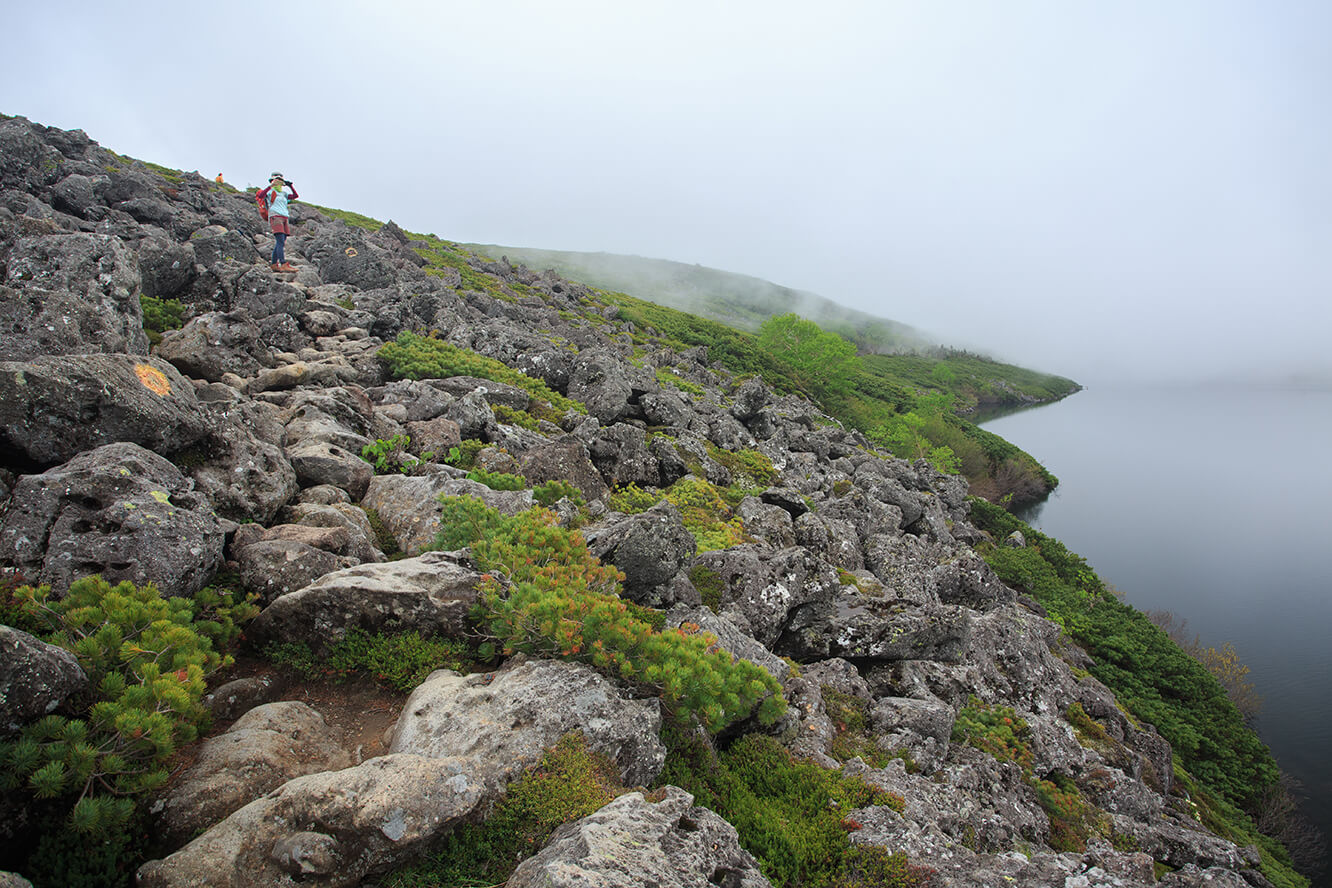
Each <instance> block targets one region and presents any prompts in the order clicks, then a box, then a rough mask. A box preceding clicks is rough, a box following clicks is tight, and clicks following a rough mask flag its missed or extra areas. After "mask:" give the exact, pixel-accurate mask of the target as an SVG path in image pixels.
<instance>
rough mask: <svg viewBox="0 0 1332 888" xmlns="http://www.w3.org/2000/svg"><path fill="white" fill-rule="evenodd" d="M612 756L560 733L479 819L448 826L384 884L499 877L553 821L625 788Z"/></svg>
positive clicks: (442, 884) (540, 841) (393, 887)
mask: <svg viewBox="0 0 1332 888" xmlns="http://www.w3.org/2000/svg"><path fill="white" fill-rule="evenodd" d="M625 789H626V788H625V787H623V786H621V785H620V782H619V775H618V772H617V769H616V767H615V764H614V763H613V762H611V761H609V760H608V759H606V758H605V757H604V756H602V755H599V754H597V753H595V752H592V751H591V750H589V749H588V748H587V743H586V741H585V740H584V739H583V737H582V736H581V735H579V734H567V735H565V736H564V737H562V738H561V739H560V741H559V742H558V743H557V744H556V745H555V746H554V747H553V748H551V749H550V750H549V751H548V752H547V753H546V754H545V755H544V756H543V757H542V759H541V761H540V762H539V763H538V764H537V765H536V766H535V767H533V768H532V769H531V770H529V771H528V772H527V773H526V774H524V775H523V776H522V777H521V778H519V779H518V780H516V781H514V782H513V783H511V784H509V787H508V790H507V791H506V793H505V796H504V800H503V801H501V802H500V804H499V806H498V807H497V808H496V809H495V812H494V813H493V814H491V816H490V817H489V818H488V819H487V820H486V821H485V823H480V824H467V825H464V826H461V827H459V828H458V829H456V830H454V831H453V832H452V833H450V834H449V836H448V837H447V838H446V839H445V840H444V842H443V844H442V845H441V846H440V848H439V849H438V850H437V851H435V852H434V853H433V854H431V855H430V856H429V857H427V858H426V859H425V860H423V861H421V862H420V863H418V864H415V865H413V866H411V867H409V868H407V869H404V870H401V871H399V872H397V873H395V874H393V875H392V876H391V877H389V878H388V879H386V880H385V882H384V884H385V885H386V886H387V888H463V886H477V885H501V884H503V883H504V882H505V881H506V880H507V879H508V878H509V876H510V875H512V873H513V871H514V869H515V867H517V865H518V864H519V863H521V862H522V861H523V860H525V859H526V858H528V857H531V856H532V855H533V854H535V853H536V852H537V851H540V850H541V848H542V847H544V846H545V844H546V841H547V840H548V839H549V838H550V835H551V833H553V832H554V831H555V828H556V827H558V826H559V825H560V824H563V823H568V822H569V821H572V820H578V819H580V818H582V817H586V816H588V815H589V814H593V813H595V812H596V811H598V810H600V809H601V808H603V807H605V806H606V805H607V804H609V803H610V802H611V801H612V800H613V799H615V797H616V796H618V795H620V794H621V793H622V792H624V791H625Z"/></svg>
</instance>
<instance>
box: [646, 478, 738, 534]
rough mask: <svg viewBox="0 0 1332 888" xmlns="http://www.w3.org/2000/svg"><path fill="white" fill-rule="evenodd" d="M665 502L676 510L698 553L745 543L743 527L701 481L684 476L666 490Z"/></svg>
mask: <svg viewBox="0 0 1332 888" xmlns="http://www.w3.org/2000/svg"><path fill="white" fill-rule="evenodd" d="M665 498H666V499H667V500H669V501H670V502H671V503H672V504H674V505H675V507H676V508H677V509H679V510H680V518H681V519H682V520H683V522H684V526H685V529H686V530H688V531H689V532H690V533H691V534H693V537H694V540H695V541H696V542H697V543H698V551H700V552H710V551H712V550H714V549H729V548H730V547H731V546H738V545H739V544H741V543H743V542H745V541H746V540H747V539H748V537H746V536H745V529H744V524H743V523H742V522H741V521H740V519H739V518H738V517H735V516H733V515H732V514H731V509H730V508H729V507H728V506H727V505H726V502H725V501H724V500H723V499H722V497H721V493H720V492H719V491H718V489H717V488H716V487H714V486H713V485H712V484H709V483H708V482H707V481H704V480H703V479H702V478H696V477H693V476H692V475H686V476H685V477H683V478H681V479H680V480H679V481H676V482H675V483H674V484H672V485H671V486H670V487H669V488H667V490H666V497H665Z"/></svg>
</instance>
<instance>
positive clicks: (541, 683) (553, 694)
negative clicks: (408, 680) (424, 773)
mask: <svg viewBox="0 0 1332 888" xmlns="http://www.w3.org/2000/svg"><path fill="white" fill-rule="evenodd" d="M570 731H579V732H581V733H582V734H583V736H584V738H586V740H587V746H588V748H589V749H591V750H593V751H596V752H599V753H601V754H602V755H604V756H606V757H607V758H609V759H610V760H611V761H613V762H615V764H616V766H617V767H618V768H619V770H620V777H621V779H622V780H623V781H624V782H625V783H626V784H627V785H629V786H636V785H647V784H649V783H651V782H652V779H653V778H654V777H656V776H657V774H658V772H660V771H661V768H662V765H663V764H665V761H666V748H665V747H664V746H663V745H662V743H661V740H660V739H658V734H659V733H660V731H661V712H660V709H659V705H658V701H657V700H656V699H655V698H652V699H648V700H634V699H631V698H629V697H627V696H626V695H624V694H622V693H621V692H620V691H618V690H617V689H616V688H615V686H614V685H612V684H611V683H610V682H609V681H607V680H606V679H605V678H603V677H602V676H601V675H600V674H599V673H598V672H596V671H595V670H594V669H592V668H591V667H589V666H583V665H581V664H577V663H566V662H561V661H556V660H522V659H517V660H512V661H510V662H509V663H508V664H506V665H505V666H504V668H502V669H501V670H500V671H498V672H490V673H478V674H474V675H458V674H457V673H456V672H449V671H447V670H440V671H438V672H435V673H433V674H432V675H431V676H430V677H429V678H428V679H426V681H425V682H424V683H423V684H422V685H421V686H420V687H418V688H417V689H416V690H415V691H414V692H413V693H412V696H411V697H410V698H409V699H408V700H407V705H406V706H405V707H403V711H402V715H401V716H400V717H399V718H398V724H397V726H396V727H394V729H393V740H392V743H391V744H390V746H389V751H390V752H408V753H413V754H416V755H428V756H442V755H458V756H464V757H467V758H468V759H470V760H472V761H474V762H476V765H475V766H474V770H473V771H472V773H473V774H476V775H480V779H483V780H491V779H496V780H503V781H505V782H507V781H508V780H509V779H512V778H513V777H515V776H517V775H518V774H519V773H521V772H522V770H523V768H525V767H527V766H528V765H532V764H535V763H536V762H538V761H540V760H541V756H542V755H543V754H544V752H545V750H546V749H549V748H550V747H551V746H554V745H555V743H556V742H557V741H558V740H559V739H560V738H561V737H563V736H564V735H565V734H567V733H569V732H570Z"/></svg>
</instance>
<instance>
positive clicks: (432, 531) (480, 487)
mask: <svg viewBox="0 0 1332 888" xmlns="http://www.w3.org/2000/svg"><path fill="white" fill-rule="evenodd" d="M441 496H474V497H476V498H478V499H480V500H481V501H483V502H484V503H485V504H486V505H488V506H490V507H491V508H492V509H498V510H499V511H500V512H503V513H504V514H506V515H516V514H518V513H519V512H522V511H525V510H527V509H529V508H531V506H532V504H533V503H534V502H535V501H534V500H533V499H532V491H530V490H491V489H490V488H489V487H486V486H485V485H484V484H479V483H477V482H476V481H469V480H467V479H466V478H451V477H449V476H447V475H443V474H434V475H420V476H407V475H376V476H374V478H372V479H371V481H370V485H369V487H368V488H367V490H366V493H365V499H364V500H363V501H362V502H361V505H362V506H364V507H365V508H366V509H373V510H374V511H375V512H376V513H377V514H378V515H379V520H380V521H381V522H382V523H383V525H384V528H385V530H387V531H388V532H389V533H390V534H392V535H393V538H394V540H396V541H397V543H398V547H399V548H400V549H402V551H404V552H409V553H413V552H420V551H421V550H422V549H423V548H425V547H426V546H428V545H430V544H431V543H432V542H434V540H435V537H436V535H438V533H439V530H440V527H439V517H440V508H441V507H440V502H439V498H440V497H441Z"/></svg>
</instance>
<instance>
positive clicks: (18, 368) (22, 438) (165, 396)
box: [0, 354, 209, 467]
mask: <svg viewBox="0 0 1332 888" xmlns="http://www.w3.org/2000/svg"><path fill="white" fill-rule="evenodd" d="M208 431H209V427H208V423H207V420H206V417H205V415H204V413H203V412H202V411H201V409H200V407H199V402H198V400H197V398H196V397H195V394H194V387H193V386H192V385H190V383H189V381H188V380H186V379H185V378H184V377H182V376H181V375H180V373H178V372H177V371H176V368H174V367H172V366H171V365H170V364H168V363H167V362H165V361H162V360H159V359H157V358H141V357H134V356H131V355H92V354H89V355H66V356H56V357H38V358H34V359H32V360H31V361H28V362H0V454H10V455H13V456H17V457H18V459H19V460H22V461H27V462H29V463H31V464H34V465H37V466H41V467H47V466H53V465H57V464H59V463H62V462H65V461H66V460H68V459H70V458H72V457H73V456H75V455H76V454H79V453H81V452H83V451H85V450H90V449H92V448H94V447H99V446H101V445H103V444H110V443H113V442H132V443H135V444H139V445H142V446H143V447H146V448H148V449H149V450H153V451H156V452H157V453H161V454H172V453H176V452H178V451H180V450H183V449H185V448H186V447H189V446H190V445H192V444H194V443H196V442H198V441H200V440H201V439H202V438H203V437H204V436H205V435H206V434H207V433H208Z"/></svg>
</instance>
